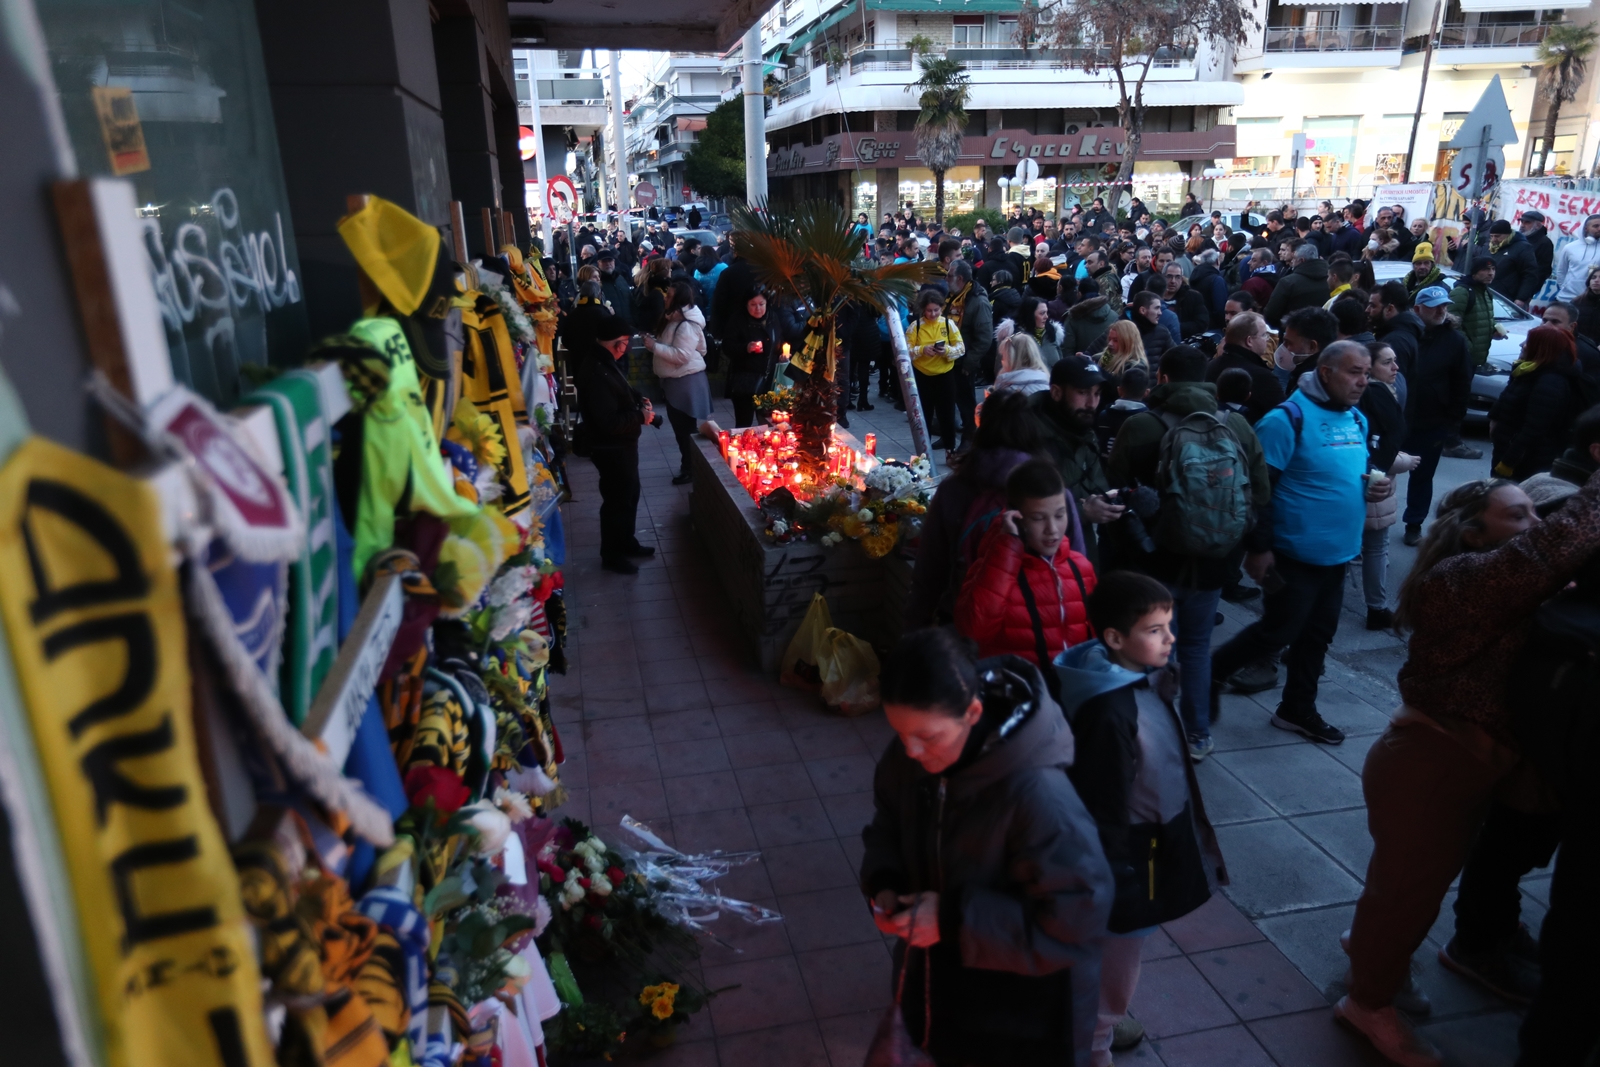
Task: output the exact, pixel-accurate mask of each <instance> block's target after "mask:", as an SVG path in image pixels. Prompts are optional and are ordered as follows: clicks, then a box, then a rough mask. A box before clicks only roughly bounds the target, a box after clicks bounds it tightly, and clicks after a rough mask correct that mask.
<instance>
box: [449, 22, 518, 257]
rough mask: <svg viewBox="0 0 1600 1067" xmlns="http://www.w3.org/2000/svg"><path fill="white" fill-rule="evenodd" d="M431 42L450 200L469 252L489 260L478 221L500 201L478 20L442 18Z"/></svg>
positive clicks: (496, 153) (491, 107)
mask: <svg viewBox="0 0 1600 1067" xmlns="http://www.w3.org/2000/svg"><path fill="white" fill-rule="evenodd" d="M433 43H434V56H435V58H436V61H437V63H438V68H439V95H440V101H441V104H442V108H441V110H442V112H443V115H444V133H445V149H446V152H447V158H448V160H449V166H450V191H451V193H452V196H451V199H453V200H459V201H461V210H462V212H463V213H464V214H465V216H466V223H467V254H468V255H469V256H472V257H474V258H476V257H480V256H492V255H494V254H495V252H496V251H497V249H493V248H486V247H485V245H484V237H483V225H482V223H481V222H480V221H479V220H480V219H481V218H482V211H483V209H484V208H489V209H490V210H491V211H499V210H500V207H501V203H502V197H501V175H500V160H499V150H498V140H497V137H496V133H495V107H494V101H493V99H492V98H491V97H490V95H489V71H488V64H487V62H486V58H485V51H484V42H483V34H482V32H481V31H480V30H479V28H478V20H477V19H475V18H473V17H472V16H471V15H462V16H457V17H453V18H443V19H440V20H439V21H438V22H437V23H436V24H435V25H434V27H433ZM519 169H520V167H519Z"/></svg>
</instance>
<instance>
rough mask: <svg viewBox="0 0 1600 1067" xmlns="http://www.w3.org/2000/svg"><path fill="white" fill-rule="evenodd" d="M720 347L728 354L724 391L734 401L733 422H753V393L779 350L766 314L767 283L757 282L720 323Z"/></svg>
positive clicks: (763, 381) (769, 368)
mask: <svg viewBox="0 0 1600 1067" xmlns="http://www.w3.org/2000/svg"><path fill="white" fill-rule="evenodd" d="M722 351H723V353H724V354H725V355H727V357H728V388H727V395H728V398H729V399H730V400H732V401H733V424H734V426H735V427H742V426H749V425H750V424H751V423H753V422H755V417H756V403H755V395H756V394H757V393H759V392H761V390H762V386H763V385H764V384H765V383H766V380H767V377H768V375H769V374H770V373H771V370H772V368H773V366H774V365H775V364H776V361H777V358H778V353H779V352H781V351H782V348H781V342H780V341H779V340H778V331H777V328H776V327H775V326H774V325H773V323H772V320H771V318H770V316H769V315H768V314H767V287H766V286H765V285H761V284H757V285H756V287H755V291H754V292H752V293H751V294H750V298H749V299H748V300H746V301H745V302H744V303H743V304H742V305H740V306H739V307H738V308H735V309H734V310H733V311H732V312H730V313H729V314H728V321H727V322H726V324H724V326H723V333H722Z"/></svg>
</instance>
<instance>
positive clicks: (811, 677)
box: [778, 593, 833, 693]
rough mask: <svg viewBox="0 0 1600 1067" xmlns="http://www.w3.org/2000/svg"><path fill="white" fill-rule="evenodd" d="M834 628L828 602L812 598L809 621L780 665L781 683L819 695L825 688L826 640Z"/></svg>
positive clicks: (797, 635) (807, 610)
mask: <svg viewBox="0 0 1600 1067" xmlns="http://www.w3.org/2000/svg"><path fill="white" fill-rule="evenodd" d="M832 628H833V616H832V615H830V614H829V613H828V602H827V601H826V600H824V599H823V598H822V594H821V593H817V594H816V595H815V596H813V597H812V598H811V606H810V607H809V608H807V609H806V617H805V618H804V619H801V620H800V629H798V630H796V631H795V633H794V637H793V638H791V639H790V640H789V647H788V648H787V649H786V650H785V651H784V653H783V659H782V660H781V661H780V662H779V664H778V681H779V682H780V683H781V684H783V685H788V686H793V687H794V688H796V689H805V690H809V691H810V692H813V693H815V692H816V691H817V690H818V689H820V688H821V687H822V674H821V672H820V671H819V670H818V663H819V662H820V660H821V656H822V652H823V649H824V647H825V646H824V644H823V640H824V638H825V636H826V635H827V632H828V631H829V630H830V629H832Z"/></svg>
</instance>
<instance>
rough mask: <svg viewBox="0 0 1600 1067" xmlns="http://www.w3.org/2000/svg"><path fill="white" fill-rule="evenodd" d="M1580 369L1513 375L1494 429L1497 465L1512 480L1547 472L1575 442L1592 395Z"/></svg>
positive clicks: (1495, 410)
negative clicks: (1504, 468) (1571, 441)
mask: <svg viewBox="0 0 1600 1067" xmlns="http://www.w3.org/2000/svg"><path fill="white" fill-rule="evenodd" d="M1580 373H1581V371H1580V370H1579V369H1578V367H1577V366H1576V365H1574V364H1568V365H1567V366H1556V367H1541V368H1540V369H1538V370H1535V371H1528V372H1526V373H1521V374H1517V373H1513V374H1512V376H1511V380H1510V381H1509V382H1507V383H1506V387H1505V391H1504V392H1502V393H1501V394H1500V398H1499V399H1498V400H1496V401H1495V402H1494V407H1492V408H1490V409H1489V422H1490V423H1491V425H1492V426H1493V427H1494V433H1493V437H1494V465H1495V466H1496V467H1499V466H1500V465H1501V464H1505V465H1506V466H1507V467H1509V468H1510V470H1511V474H1510V477H1512V478H1515V479H1516V480H1517V481H1519V482H1520V481H1521V480H1522V479H1524V478H1527V477H1530V476H1532V475H1535V474H1538V473H1539V472H1540V471H1547V470H1549V469H1550V465H1551V464H1552V463H1554V462H1555V461H1556V457H1558V456H1560V455H1561V453H1562V450H1563V449H1565V448H1566V446H1567V445H1568V443H1569V439H1570V438H1571V436H1572V422H1573V420H1574V419H1576V418H1577V417H1578V416H1579V415H1580V414H1582V412H1583V401H1584V397H1585V395H1586V390H1584V389H1583V388H1582V387H1581V386H1580V384H1579V383H1578V381H1577V378H1578V375H1579V374H1580Z"/></svg>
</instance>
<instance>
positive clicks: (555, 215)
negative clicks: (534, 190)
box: [544, 174, 578, 226]
mask: <svg viewBox="0 0 1600 1067" xmlns="http://www.w3.org/2000/svg"><path fill="white" fill-rule="evenodd" d="M544 204H545V207H546V208H548V209H549V211H550V217H551V218H552V219H554V220H555V221H556V222H558V223H560V224H561V225H562V226H565V225H566V224H567V223H569V222H571V221H572V217H573V215H574V214H576V212H577V204H578V187H577V186H575V185H573V184H572V179H571V178H569V177H567V176H566V175H565V174H552V175H551V176H550V180H549V181H548V182H546V183H545V189H544Z"/></svg>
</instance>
